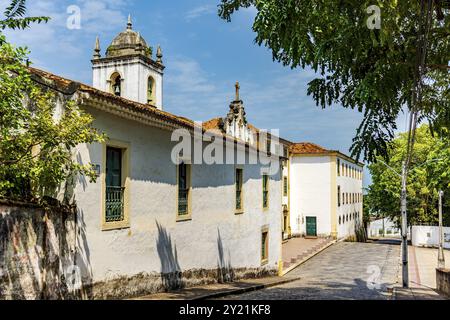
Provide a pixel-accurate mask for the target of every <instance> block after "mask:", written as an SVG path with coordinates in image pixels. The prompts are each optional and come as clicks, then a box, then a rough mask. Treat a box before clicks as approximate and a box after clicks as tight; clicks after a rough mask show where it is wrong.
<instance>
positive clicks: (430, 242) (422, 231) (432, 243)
mask: <svg viewBox="0 0 450 320" xmlns="http://www.w3.org/2000/svg"><path fill="white" fill-rule="evenodd" d="M443 234H444V239H443V240H444V241H443V242H444V243H443V246H444V248H445V249H450V227H443ZM411 242H412V245H413V246H416V247H439V227H438V226H412V228H411Z"/></svg>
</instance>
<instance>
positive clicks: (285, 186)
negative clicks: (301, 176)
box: [283, 177, 288, 197]
mask: <svg viewBox="0 0 450 320" xmlns="http://www.w3.org/2000/svg"><path fill="white" fill-rule="evenodd" d="M283 194H284V196H285V197H287V195H288V178H287V177H284V178H283Z"/></svg>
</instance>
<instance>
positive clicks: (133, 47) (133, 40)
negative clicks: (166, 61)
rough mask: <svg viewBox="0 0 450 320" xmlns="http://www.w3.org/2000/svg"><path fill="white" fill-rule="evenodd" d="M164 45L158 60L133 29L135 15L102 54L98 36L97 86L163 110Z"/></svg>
mask: <svg viewBox="0 0 450 320" xmlns="http://www.w3.org/2000/svg"><path fill="white" fill-rule="evenodd" d="M162 58H163V55H162V50H161V47H159V46H158V48H157V51H156V59H153V48H152V47H150V46H148V45H147V42H146V41H145V39H144V38H143V37H142V36H141V35H140V33H139V32H136V31H134V30H133V23H132V21H131V16H129V17H128V23H127V28H126V29H125V31H123V32H121V33H119V34H118V35H117V36H116V38H115V39H114V40H113V41H112V43H111V45H110V46H109V47H108V48H107V49H106V54H105V57H102V56H101V49H100V40H99V38H98V37H97V39H96V42H95V48H94V55H93V58H92V73H93V86H94V88H96V89H99V90H102V91H106V92H109V93H111V94H114V95H116V96H120V97H122V98H125V99H128V100H132V101H136V102H139V103H143V104H148V105H151V106H154V107H156V108H158V109H160V110H162V109H163V75H164V68H165V67H164V65H163V61H162Z"/></svg>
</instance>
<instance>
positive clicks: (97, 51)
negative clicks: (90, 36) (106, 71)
mask: <svg viewBox="0 0 450 320" xmlns="http://www.w3.org/2000/svg"><path fill="white" fill-rule="evenodd" d="M100 51H101V49H100V39H99V37H98V36H97V38H96V39H95V48H94V59H100V58H101V55H100Z"/></svg>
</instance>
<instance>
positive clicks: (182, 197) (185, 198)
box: [178, 162, 191, 216]
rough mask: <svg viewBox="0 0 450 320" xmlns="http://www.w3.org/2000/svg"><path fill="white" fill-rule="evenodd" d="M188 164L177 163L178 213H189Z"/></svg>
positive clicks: (183, 214)
mask: <svg viewBox="0 0 450 320" xmlns="http://www.w3.org/2000/svg"><path fill="white" fill-rule="evenodd" d="M190 187H191V186H190V165H188V164H186V163H184V162H183V163H181V164H180V165H178V215H180V216H185V215H188V214H189V193H190Z"/></svg>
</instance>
